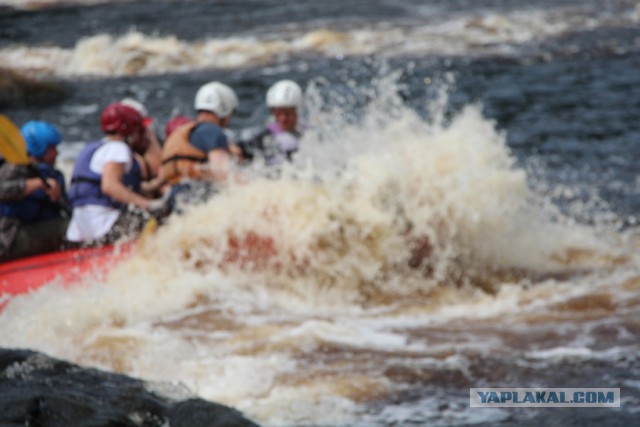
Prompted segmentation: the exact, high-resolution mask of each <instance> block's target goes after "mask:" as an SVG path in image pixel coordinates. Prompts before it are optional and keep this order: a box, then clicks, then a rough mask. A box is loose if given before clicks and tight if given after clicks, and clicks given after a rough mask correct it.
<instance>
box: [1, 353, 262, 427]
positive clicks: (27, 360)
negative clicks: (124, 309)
mask: <svg viewBox="0 0 640 427" xmlns="http://www.w3.org/2000/svg"><path fill="white" fill-rule="evenodd" d="M152 388H154V387H149V384H146V383H145V382H143V381H141V380H138V379H135V378H131V377H128V376H125V375H119V374H113V373H109V372H104V371H100V370H97V369H89V368H83V367H80V366H78V365H74V364H71V363H68V362H65V361H62V360H58V359H53V358H51V357H48V356H46V355H44V354H42V353H38V352H34V351H30V350H12V349H2V348H0V426H2V427H9V426H26V425H29V426H41V427H63V426H65V427H67V426H74V427H107V426H122V427H126V426H131V427H134V426H136V427H140V426H143V427H156V426H157V427H161V426H168V425H170V426H172V427H186V426H189V427H199V426H202V427H204V426H207V427H257V424H255V423H253V422H252V421H250V420H248V419H247V418H245V417H244V416H243V415H242V414H241V413H240V412H238V411H236V410H235V409H233V408H229V407H227V406H224V405H220V404H217V403H213V402H207V401H205V400H202V399H195V398H187V399H183V400H176V399H175V398H171V397H168V396H166V395H161V394H160V393H157V392H154V391H151V389H152ZM155 388H157V387H155Z"/></svg>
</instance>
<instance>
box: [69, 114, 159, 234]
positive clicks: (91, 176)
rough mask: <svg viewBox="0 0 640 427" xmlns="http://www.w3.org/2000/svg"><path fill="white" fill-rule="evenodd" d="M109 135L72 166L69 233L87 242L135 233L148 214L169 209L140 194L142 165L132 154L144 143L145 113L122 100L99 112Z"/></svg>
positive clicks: (82, 152) (84, 153)
mask: <svg viewBox="0 0 640 427" xmlns="http://www.w3.org/2000/svg"><path fill="white" fill-rule="evenodd" d="M101 127H102V131H103V132H104V134H105V136H104V137H103V138H102V139H101V140H99V141H96V142H92V143H90V144H88V145H87V146H85V147H84V148H83V149H82V151H81V152H80V154H79V155H78V158H77V159H76V163H75V166H74V170H73V173H72V176H71V185H70V187H69V192H68V196H69V200H70V202H71V205H72V206H73V212H72V216H71V222H70V223H69V227H68V228H67V233H66V237H67V239H68V240H69V241H70V242H76V243H83V244H87V245H101V244H108V243H113V242H115V241H117V240H120V239H122V238H126V237H135V236H136V235H137V234H138V233H139V232H140V231H141V230H142V228H143V227H144V224H145V223H146V221H147V219H148V217H149V216H148V213H147V212H151V213H154V214H157V213H159V212H161V211H163V210H165V206H164V202H163V200H161V199H157V200H152V199H149V198H147V197H145V196H143V195H142V194H141V183H142V177H141V173H140V166H139V164H138V163H137V162H135V161H134V157H133V153H134V152H135V151H140V150H141V149H142V147H143V146H144V145H145V144H146V134H145V128H144V126H143V116H142V115H141V114H140V113H139V112H138V111H136V110H135V109H134V108H132V107H130V106H127V105H124V104H122V103H112V104H109V105H108V106H107V107H106V108H105V109H104V110H103V111H102V115H101Z"/></svg>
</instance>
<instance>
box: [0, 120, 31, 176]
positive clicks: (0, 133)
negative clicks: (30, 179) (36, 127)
mask: <svg viewBox="0 0 640 427" xmlns="http://www.w3.org/2000/svg"><path fill="white" fill-rule="evenodd" d="M0 154H2V157H4V159H5V160H6V161H7V162H9V163H13V164H16V165H28V164H29V156H28V155H27V145H26V143H25V141H24V138H23V137H22V134H21V133H20V129H18V127H17V126H16V125H15V124H14V123H13V122H12V121H11V120H9V119H8V118H7V117H5V116H4V115H2V114H0Z"/></svg>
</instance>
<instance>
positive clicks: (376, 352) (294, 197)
mask: <svg viewBox="0 0 640 427" xmlns="http://www.w3.org/2000/svg"><path fill="white" fill-rule="evenodd" d="M380 81H381V83H380V84H381V87H378V88H375V89H376V91H377V93H378V96H377V99H378V100H380V101H384V102H374V103H372V104H371V105H370V106H369V107H368V109H367V111H366V112H364V114H362V116H361V117H360V118H359V119H358V120H345V119H344V117H345V116H346V115H345V114H344V111H341V110H339V111H336V109H335V108H333V109H332V108H324V107H325V106H322V105H320V104H321V102H320V101H317V104H316V105H317V106H318V109H317V111H315V113H316V114H315V117H316V119H318V120H317V123H321V124H322V125H317V127H316V128H313V127H310V129H309V132H308V133H307V134H306V135H305V140H304V147H308V151H305V152H303V153H301V154H302V155H301V157H300V158H298V161H297V163H296V164H295V165H293V166H291V168H289V169H286V170H284V171H283V173H282V175H281V176H280V178H278V179H275V180H274V179H267V178H264V177H262V174H261V171H260V170H257V169H254V170H244V171H241V172H240V173H242V174H243V175H244V179H243V180H242V181H243V182H242V183H241V184H237V185H234V186H233V187H232V188H227V189H225V191H222V192H221V194H219V195H218V196H216V197H215V198H213V199H212V200H211V201H209V202H208V203H207V204H204V205H199V206H196V207H193V208H191V209H190V210H188V211H187V212H185V213H184V214H183V215H181V216H175V217H172V218H171V219H170V220H169V222H168V223H167V224H166V225H164V226H163V227H161V228H160V229H159V230H158V231H157V232H156V233H155V234H153V235H150V236H147V237H145V238H144V240H143V241H142V242H141V243H140V246H139V248H138V250H137V251H135V252H134V254H133V255H132V256H131V258H130V259H127V260H126V261H124V262H122V263H121V264H119V265H117V266H116V267H115V268H114V269H113V270H112V271H111V272H110V273H109V275H108V277H107V279H106V280H104V281H96V280H95V279H92V278H90V277H87V278H86V279H85V280H84V281H83V283H79V284H77V285H74V286H72V287H68V288H62V287H59V286H56V285H55V284H52V285H50V286H47V287H45V288H43V289H41V290H40V291H38V292H36V293H33V294H31V295H27V296H23V297H19V298H15V299H13V300H12V301H11V302H10V303H9V305H8V306H7V307H6V309H5V310H4V311H3V312H2V313H1V314H0V337H2V338H0V344H1V345H2V346H5V347H26V348H32V349H37V350H41V351H44V352H47V353H48V354H51V355H53V356H55V357H60V358H64V359H67V360H71V361H74V362H77V363H81V364H86V365H91V366H97V367H101V368H105V369H108V370H114V371H117V372H124V373H127V374H129V375H133V376H136V377H140V378H144V379H146V380H149V381H152V382H154V383H156V384H174V387H178V389H180V387H186V389H187V390H189V392H190V393H194V394H197V395H199V396H201V397H204V398H206V399H211V400H214V401H218V402H221V403H224V404H228V405H230V406H233V407H236V408H239V409H240V410H242V411H243V412H244V413H246V414H248V415H249V416H251V417H253V418H254V419H256V420H258V421H259V422H262V423H264V424H265V425H299V424H313V425H345V424H350V425H356V424H357V423H358V422H364V421H363V420H365V419H367V417H370V416H371V415H367V414H370V412H371V409H370V408H372V407H375V403H376V402H380V401H386V400H389V401H393V399H392V398H391V397H392V396H394V395H399V394H402V393H404V392H407V390H410V389H414V388H415V389H419V388H421V387H423V385H421V382H422V381H430V380H428V379H429V378H432V379H433V383H435V384H438V383H439V382H440V381H441V380H439V379H438V372H439V373H440V375H441V374H442V373H443V372H450V373H453V374H452V375H454V376H455V375H463V376H464V377H468V378H470V379H473V378H474V376H475V375H477V373H475V372H474V370H475V369H474V365H475V364H476V363H478V358H483V357H485V356H483V355H484V354H486V353H487V352H497V353H502V354H504V355H505V356H506V357H509V358H516V359H519V360H521V363H540V364H543V365H545V366H548V368H549V369H553V368H552V366H553V364H554V363H556V362H558V361H562V360H563V357H565V356H567V355H570V356H578V357H587V358H590V357H595V358H596V359H599V358H607V357H610V356H612V355H613V356H619V355H620V354H626V353H627V352H634V351H635V349H636V348H637V347H636V346H637V344H636V343H635V342H632V341H631V340H625V339H620V340H618V342H617V344H616V347H615V348H616V349H615V350H613V349H608V350H603V351H602V352H600V353H598V354H596V355H593V354H592V350H588V347H582V346H581V345H580V343H581V341H584V343H585V344H588V343H589V342H591V341H593V340H596V339H601V337H600V336H599V335H600V333H601V332H599V330H598V328H599V326H598V325H601V324H602V323H603V322H604V323H609V322H614V323H616V324H618V326H619V327H622V328H624V327H625V325H626V324H627V322H631V316H632V314H633V313H636V314H637V310H638V299H637V297H632V298H629V295H637V292H638V289H639V287H640V276H638V274H637V267H638V259H637V258H636V257H635V256H633V255H630V254H633V253H634V252H635V249H637V246H638V245H637V241H636V240H635V239H634V238H633V236H628V238H627V239H625V238H624V237H625V236H624V235H616V234H613V233H612V232H609V233H607V231H606V229H604V228H597V227H587V226H581V225H576V224H573V223H572V222H571V221H568V220H565V221H563V220H561V219H560V217H559V214H558V212H555V211H550V210H549V208H548V206H550V205H549V204H548V203H546V202H545V200H544V195H541V194H536V193H535V192H534V191H532V190H531V189H530V187H529V185H528V183H527V176H526V174H525V172H524V170H522V169H520V168H519V167H517V166H516V165H515V163H514V160H513V158H512V156H511V154H510V152H509V149H508V147H507V146H506V143H505V135H504V133H502V132H499V131H497V130H496V127H495V124H494V123H493V122H492V121H491V120H487V119H486V118H483V116H482V114H481V111H480V109H479V107H478V106H474V105H469V106H467V107H466V108H464V109H463V110H462V111H461V112H460V113H459V114H457V115H455V116H454V117H452V118H450V119H449V120H446V119H445V118H444V116H443V114H442V112H441V111H440V110H439V108H438V105H444V104H446V102H445V101H446V100H440V102H439V103H438V104H437V105H434V106H433V108H432V109H431V110H432V113H433V114H432V116H431V117H430V118H429V119H428V120H426V119H423V118H421V117H420V116H419V115H418V114H416V113H415V112H414V111H412V110H410V109H409V108H406V107H404V106H403V104H402V101H401V99H400V98H399V97H398V96H397V95H396V90H397V87H396V85H395V82H394V79H393V78H391V77H390V78H386V79H381V80H380ZM309 96H310V98H311V99H314V95H313V88H311V89H310V91H309ZM311 104H313V102H311ZM312 117H313V115H312ZM325 126H326V128H325ZM337 126H340V128H339V132H335V133H334V132H333V131H335V130H336V127H337ZM326 129H331V130H332V132H327V131H326ZM337 134H339V135H341V136H340V137H339V138H337V137H335V135H337ZM319 147H322V151H323V152H324V153H325V155H324V156H321V155H319V153H315V152H314V150H319V149H320V148H319ZM251 241H253V242H259V243H258V244H249V243H247V242H251ZM532 330H533V331H537V332H534V333H532ZM563 330H566V331H567V332H561V331H563ZM553 331H556V332H553ZM559 331H560V332H559ZM568 331H570V332H568ZM564 333H571V334H575V335H576V336H575V340H574V342H573V345H572V346H571V347H570V348H569V347H567V343H565V342H563V340H562V339H560V337H558V339H553V337H552V336H553V335H554V334H560V335H563V334H564ZM554 343H555V344H554ZM585 352H586V353H585ZM612 352H613V353H612ZM428 372H432V373H431V374H428ZM179 384H182V386H178V385H179ZM181 390H182V389H181ZM182 392H184V390H182ZM461 401H462V402H463V403H464V400H463V399H461ZM463 403H459V405H461V406H464V405H463ZM428 406H429V405H427V406H426V407H428ZM436 406H437V405H436ZM293 408H295V410H293ZM416 408H421V409H420V411H422V417H423V419H424V420H427V419H430V417H434V416H436V414H438V412H439V411H438V410H437V409H433V410H426V409H425V404H424V402H422V403H421V404H420V405H417V406H416ZM387 410H392V406H389V407H388V409H387ZM415 410H417V409H415ZM425 411H426V412H425ZM468 411H470V409H469V408H466V409H465V410H464V411H462V412H461V413H460V414H459V415H458V416H459V417H462V418H460V419H461V420H462V419H464V417H466V416H470V415H469V414H468ZM381 416H382V415H381V414H378V417H381ZM397 416H398V414H396V415H394V417H397ZM413 416H415V414H414V415H413ZM504 416H505V414H504V413H503V412H501V411H500V410H498V411H497V412H495V414H493V415H492V417H494V418H495V420H499V419H503V418H504ZM490 418H491V417H490ZM374 419H376V418H375V417H374ZM363 425H366V424H363Z"/></svg>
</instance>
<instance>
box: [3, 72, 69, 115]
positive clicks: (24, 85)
mask: <svg viewBox="0 0 640 427" xmlns="http://www.w3.org/2000/svg"><path fill="white" fill-rule="evenodd" d="M67 95H68V93H67V90H66V88H65V87H64V86H63V85H62V84H61V83H58V82H55V81H46V80H39V79H37V78H34V77H28V76H24V75H21V74H19V73H17V72H15V71H12V70H8V69H3V68H0V108H2V107H9V106H11V107H15V106H36V105H50V104H54V103H57V102H60V101H62V100H63V99H65V98H66V97H67Z"/></svg>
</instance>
